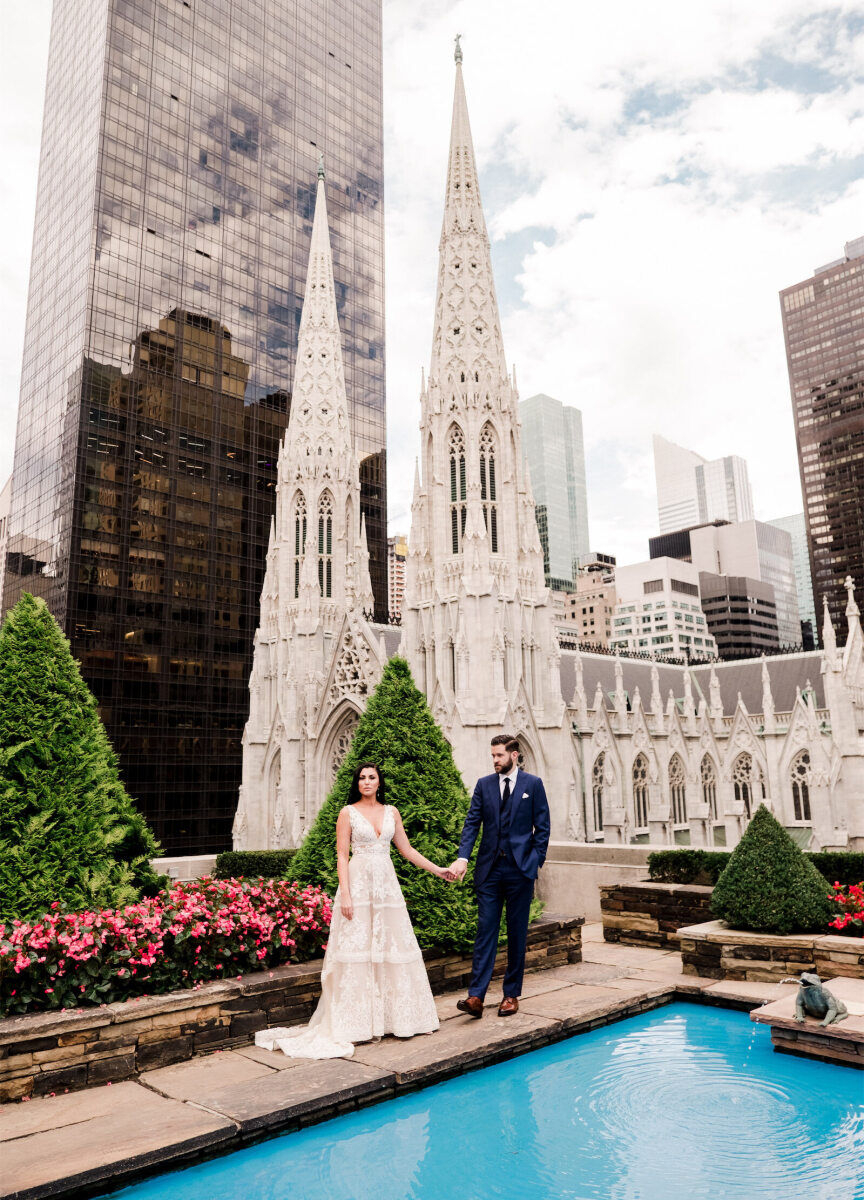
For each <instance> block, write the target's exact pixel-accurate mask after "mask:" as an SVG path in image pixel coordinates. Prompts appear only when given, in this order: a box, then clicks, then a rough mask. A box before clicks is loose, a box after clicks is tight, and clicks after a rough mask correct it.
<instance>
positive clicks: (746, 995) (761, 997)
mask: <svg viewBox="0 0 864 1200" xmlns="http://www.w3.org/2000/svg"><path fill="white" fill-rule="evenodd" d="M693 978H695V976H693ZM797 991H798V985H797V984H795V983H777V982H776V980H775V981H773V982H764V983H757V982H755V981H754V980H750V979H720V980H717V979H714V980H712V981H711V983H710V984H709V986H708V987H706V988H703V995H705V996H712V997H715V998H716V999H717V1000H718V1001H720V1002H721V1003H723V1002H726V1003H728V1002H732V1003H737V1002H743V1003H745V1004H754V1003H755V1004H767V1003H768V1002H769V1001H772V1000H779V999H780V998H782V997H783V996H788V995H793V996H794V994H795V993H796V992H797Z"/></svg>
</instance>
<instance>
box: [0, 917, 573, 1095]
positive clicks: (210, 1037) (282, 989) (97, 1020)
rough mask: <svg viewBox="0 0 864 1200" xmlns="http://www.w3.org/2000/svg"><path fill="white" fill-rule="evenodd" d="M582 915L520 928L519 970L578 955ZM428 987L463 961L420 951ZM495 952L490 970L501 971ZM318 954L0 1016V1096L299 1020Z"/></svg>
mask: <svg viewBox="0 0 864 1200" xmlns="http://www.w3.org/2000/svg"><path fill="white" fill-rule="evenodd" d="M583 923H584V917H566V918H558V917H554V916H543V917H541V918H540V919H539V920H538V921H535V922H534V923H533V924H532V925H531V927H530V928H529V930H528V953H527V955H526V967H527V969H528V970H529V971H536V970H541V969H544V968H547V967H557V966H562V965H564V964H565V963H576V962H581V960H582V925H583ZM424 957H425V958H426V968H427V972H428V975H429V983H430V985H431V987H432V991H433V992H435V993H436V994H438V993H441V992H446V991H450V990H451V989H456V988H462V987H467V986H468V981H469V979H470V975H471V960H470V958H468V957H465V956H462V955H458V954H436V953H428V954H426V955H425V956H424ZM504 959H505V955H504V954H503V953H501V954H499V956H498V959H497V961H496V963H495V974H496V975H501V974H503V972H504ZM320 994H321V960H320V959H316V960H315V961H314V962H308V963H299V964H292V965H289V966H285V967H276V968H275V969H274V970H272V971H262V972H261V973H259V974H254V975H244V976H242V977H238V978H237V979H232V980H220V981H218V982H214V983H205V984H202V985H200V986H199V987H198V988H194V989H190V990H188V991H182V992H170V993H168V994H167V995H163V996H142V997H139V998H138V999H136V1000H127V1001H125V1002H124V1003H122V1004H106V1005H101V1006H100V1007H98V1008H84V1009H67V1010H63V1011H60V1012H50V1013H33V1014H31V1015H28V1016H21V1017H7V1018H6V1019H5V1020H0V1102H5V1101H9V1100H18V1099H20V1098H21V1097H22V1096H45V1095H50V1094H51V1093H54V1092H64V1091H73V1090H76V1089H78V1088H84V1087H92V1086H94V1085H96V1084H101V1083H110V1082H114V1081H116V1080H119V1079H132V1078H134V1077H135V1076H136V1075H138V1074H139V1073H140V1072H141V1071H150V1070H153V1069H154V1068H155V1067H163V1066H167V1065H168V1064H170V1063H176V1062H181V1061H183V1060H184V1059H187V1058H192V1057H193V1056H194V1055H196V1054H206V1053H208V1052H209V1051H212V1050H222V1049H225V1048H227V1047H230V1046H237V1045H243V1044H245V1043H247V1042H248V1041H249V1039H250V1038H251V1037H252V1035H253V1034H254V1033H255V1032H256V1031H257V1030H259V1029H265V1028H266V1027H267V1026H268V1025H300V1024H303V1023H304V1022H305V1021H308V1020H309V1017H310V1016H311V1015H312V1012H313V1011H314V1008H315V1005H316V1003H317V1002H318V997H319V996H320Z"/></svg>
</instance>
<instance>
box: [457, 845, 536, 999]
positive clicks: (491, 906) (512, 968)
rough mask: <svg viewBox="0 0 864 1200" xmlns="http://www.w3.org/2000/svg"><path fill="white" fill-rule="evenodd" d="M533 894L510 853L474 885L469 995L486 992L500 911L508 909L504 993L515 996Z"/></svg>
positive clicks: (519, 987) (522, 969)
mask: <svg viewBox="0 0 864 1200" xmlns="http://www.w3.org/2000/svg"><path fill="white" fill-rule="evenodd" d="M533 896H534V880H533V879H529V878H528V876H527V875H524V874H523V873H522V872H521V871H520V870H519V868H518V867H517V866H516V863H515V862H514V861H513V859H512V857H511V856H510V855H507V857H506V858H498V859H496V860H495V865H494V866H493V868H492V870H491V871H490V872H489V874H488V875H487V876H486V878H485V879H484V880H483V882H482V883H481V884H480V885H479V886H478V887H477V910H478V920H477V940H476V941H475V943H474V960H473V962H472V964H471V986H470V987H469V988H468V995H469V996H479V997H480V998H481V999H482V998H483V997H484V996H485V995H486V989H487V988H488V987H489V980H490V979H491V978H492V971H493V969H494V967H495V955H496V953H497V951H498V931H499V929H500V928H501V913H502V912H503V911H504V909H505V908H506V911H507V970H506V972H505V974H504V995H505V996H513V997H516V998H517V999H518V997H519V996H520V994H521V992H522V976H523V975H524V974H525V946H526V943H527V941H528V917H529V915H530V912H531V900H532V898H533Z"/></svg>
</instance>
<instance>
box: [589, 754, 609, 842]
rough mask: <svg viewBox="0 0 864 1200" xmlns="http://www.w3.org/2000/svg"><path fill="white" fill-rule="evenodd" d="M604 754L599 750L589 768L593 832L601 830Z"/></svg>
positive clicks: (600, 831)
mask: <svg viewBox="0 0 864 1200" xmlns="http://www.w3.org/2000/svg"><path fill="white" fill-rule="evenodd" d="M605 763H606V754H605V752H601V753H600V754H598V755H597V757H596V758H595V759H594V766H593V768H592V770H591V795H592V796H593V797H594V832H595V833H602V832H603V769H604V766H605Z"/></svg>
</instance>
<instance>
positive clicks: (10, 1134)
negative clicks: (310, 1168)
mask: <svg viewBox="0 0 864 1200" xmlns="http://www.w3.org/2000/svg"><path fill="white" fill-rule="evenodd" d="M66 1101H68V1102H69V1103H65V1102H66ZM8 1112H9V1116H7V1108H5V1107H4V1108H3V1109H2V1110H0V1118H2V1119H0V1163H2V1167H0V1196H6V1197H13V1196H15V1197H21V1198H22V1200H23V1198H24V1197H28V1198H29V1197H32V1198H33V1200H35V1198H36V1197H39V1196H48V1195H55V1194H61V1193H63V1192H66V1191H71V1190H74V1189H75V1188H81V1187H84V1186H87V1185H93V1184H99V1183H103V1182H106V1181H108V1180H109V1179H113V1178H115V1176H116V1175H117V1173H118V1167H119V1166H120V1164H123V1169H124V1173H125V1172H129V1171H131V1170H140V1169H141V1168H143V1167H147V1166H149V1165H151V1164H156V1163H159V1164H160V1165H161V1164H165V1165H168V1164H169V1163H170V1162H171V1161H172V1160H174V1159H176V1158H177V1157H179V1156H181V1155H187V1154H190V1153H193V1152H195V1151H202V1150H206V1149H208V1148H210V1147H213V1146H217V1145H219V1144H220V1143H221V1142H227V1141H228V1140H229V1139H231V1138H232V1137H234V1135H235V1133H236V1127H235V1125H234V1124H233V1122H231V1121H228V1120H226V1119H225V1118H224V1117H221V1116H217V1115H216V1114H214V1113H210V1112H204V1111H202V1110H201V1109H200V1108H195V1107H194V1106H193V1105H191V1104H182V1103H180V1102H178V1101H177V1100H166V1099H164V1098H163V1097H162V1096H157V1095H156V1093H155V1092H151V1091H150V1090H149V1089H148V1088H146V1087H142V1086H141V1085H140V1084H138V1083H118V1084H114V1086H113V1087H112V1088H110V1090H109V1089H108V1088H107V1087H106V1088H94V1089H92V1090H91V1091H84V1092H78V1093H76V1094H75V1095H69V1096H57V1097H54V1098H46V1099H43V1100H31V1101H30V1103H29V1104H24V1105H14V1106H12V1105H10V1106H8ZM72 1115H74V1116H75V1117H76V1119H75V1120H74V1121H73V1120H71V1119H70V1117H71V1116H72Z"/></svg>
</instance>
